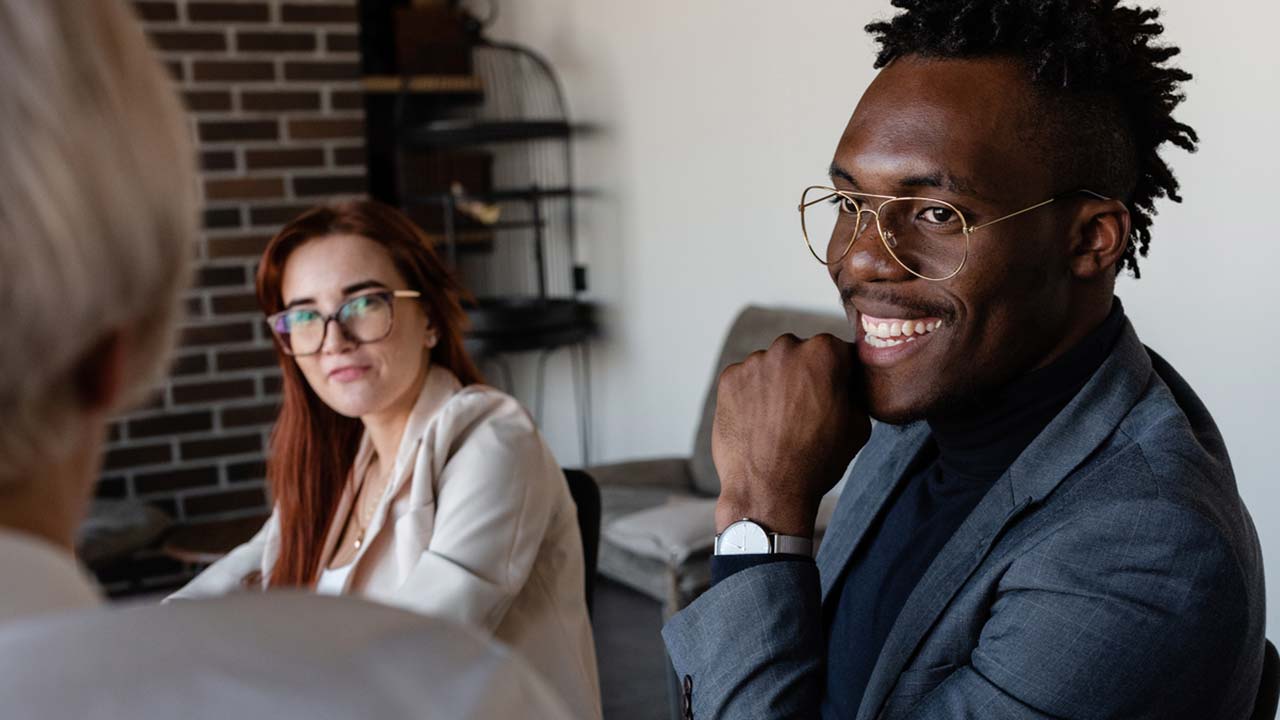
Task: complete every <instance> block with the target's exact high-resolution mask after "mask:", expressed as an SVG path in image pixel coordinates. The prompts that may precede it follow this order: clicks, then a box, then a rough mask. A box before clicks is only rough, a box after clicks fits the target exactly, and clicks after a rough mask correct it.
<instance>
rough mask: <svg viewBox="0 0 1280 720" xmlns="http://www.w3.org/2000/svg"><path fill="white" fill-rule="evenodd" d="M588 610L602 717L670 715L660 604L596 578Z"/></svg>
mask: <svg viewBox="0 0 1280 720" xmlns="http://www.w3.org/2000/svg"><path fill="white" fill-rule="evenodd" d="M594 613H595V614H594V617H593V618H592V624H593V625H594V627H595V636H596V660H597V662H598V664H599V666H600V694H601V696H602V697H603V700H604V717H605V720H670V717H671V715H670V709H669V707H670V706H669V705H668V700H667V673H668V672H669V671H668V669H667V668H668V665H667V655H666V651H665V650H664V648H663V645H662V636H661V635H660V631H661V630H662V606H661V605H659V604H658V603H657V602H656V601H654V600H652V599H650V598H648V597H646V596H644V595H641V594H640V593H637V592H635V591H633V590H630V589H629V588H626V587H624V586H622V585H619V584H617V583H615V582H611V581H609V580H606V579H604V578H602V577H597V580H596V589H595V610H594Z"/></svg>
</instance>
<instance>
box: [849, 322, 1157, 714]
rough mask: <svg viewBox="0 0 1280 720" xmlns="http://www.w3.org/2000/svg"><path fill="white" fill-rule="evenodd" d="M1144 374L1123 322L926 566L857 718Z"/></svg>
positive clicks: (1140, 351) (1101, 436) (1141, 353)
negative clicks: (1104, 353) (1084, 378)
mask: <svg viewBox="0 0 1280 720" xmlns="http://www.w3.org/2000/svg"><path fill="white" fill-rule="evenodd" d="M1150 379H1151V359H1150V357H1149V356H1148V355H1147V352H1146V348H1144V347H1143V346H1142V343H1141V342H1140V341H1139V340H1138V336H1137V334H1136V333H1135V332H1134V331H1133V326H1132V325H1129V324H1128V321H1126V324H1125V330H1124V331H1123V332H1122V333H1121V335H1120V338H1119V339H1118V340H1117V342H1116V347H1115V348H1114V349H1113V350H1112V352H1111V355H1110V356H1109V357H1108V358H1107V360H1106V361H1105V362H1103V364H1102V367H1100V368H1099V369H1098V371H1097V372H1095V373H1094V375H1093V377H1092V378H1091V379H1090V380H1089V382H1088V383H1087V384H1085V386H1084V388H1083V389H1081V391H1080V393H1079V394H1078V395H1076V397H1075V398H1074V399H1073V400H1072V401H1071V402H1070V403H1069V404H1068V405H1067V407H1066V408H1064V409H1063V410H1062V412H1061V413H1059V414H1058V416H1057V417H1055V418H1054V419H1053V421H1052V422H1050V423H1049V425H1048V427H1046V428H1045V430H1044V431H1043V432H1042V433H1040V435H1039V436H1037V437H1036V439H1035V440H1034V441H1032V443H1031V444H1030V445H1029V446H1027V449H1026V450H1024V451H1023V452H1022V454H1021V455H1019V456H1018V459H1017V460H1015V461H1014V463H1013V465H1012V466H1011V467H1010V468H1009V470H1008V471H1007V472H1006V473H1005V474H1004V476H1002V477H1001V478H1000V479H999V480H997V481H996V483H995V485H993V486H992V488H991V490H989V491H988V492H987V494H986V496H984V497H983V499H982V501H981V502H980V503H978V507H976V508H974V511H973V512H972V513H971V514H970V515H969V517H968V519H966V520H965V522H964V523H963V524H962V525H961V526H960V529H959V530H957V531H956V533H955V535H953V536H952V537H951V539H950V540H949V541H948V542H947V544H946V545H944V546H943V548H942V551H941V552H939V553H938V556H937V557H936V558H934V560H933V562H932V563H931V564H930V565H929V569H928V570H927V571H925V574H924V577H922V578H921V579H920V583H919V584H918V585H916V588H915V590H914V591H912V593H911V595H910V596H909V597H908V598H907V602H906V604H905V605H904V606H903V608H902V612H901V613H899V615H898V619H897V621H896V622H895V623H894V625H893V629H892V630H890V631H889V637H888V638H886V639H885V644H884V648H883V649H882V650H881V652H880V658H879V660H878V661H877V663H876V667H875V670H873V671H872V674H871V679H870V681H869V682H868V683H867V691H866V694H865V695H864V696H863V700H862V706H861V708H860V709H859V711H858V720H870V719H871V718H874V717H875V716H876V714H877V713H879V712H880V707H881V705H882V704H883V703H884V701H885V698H886V697H887V696H888V693H889V691H890V690H892V689H893V685H894V683H896V682H897V678H898V675H899V674H901V672H902V670H903V669H904V668H905V667H906V664H907V662H908V661H909V660H910V659H911V656H912V655H914V654H915V651H916V648H917V647H918V646H919V645H920V642H921V640H923V639H924V636H925V634H926V633H927V632H928V630H929V628H931V627H932V626H933V625H934V623H935V622H936V621H937V619H938V617H939V616H940V615H941V614H942V611H943V610H944V609H945V608H946V606H947V604H948V603H950V602H951V599H952V598H953V597H954V596H955V594H956V592H958V591H959V590H960V588H961V586H963V585H964V583H965V581H966V580H967V579H968V578H969V576H970V575H971V574H973V572H974V570H976V569H977V567H978V565H979V564H980V563H981V562H982V561H983V560H984V559H985V558H986V556H987V554H988V553H989V551H990V549H991V547H992V546H993V545H994V544H995V541H996V540H997V539H998V538H999V537H1000V535H1001V534H1002V533H1003V531H1004V530H1005V528H1007V527H1009V526H1010V525H1011V524H1013V523H1014V522H1015V520H1016V519H1017V518H1018V517H1019V516H1020V515H1021V514H1022V513H1023V512H1024V511H1026V510H1027V509H1028V508H1030V507H1031V506H1032V505H1033V504H1035V503H1038V502H1040V501H1042V500H1043V499H1044V498H1045V497H1046V496H1048V495H1049V493H1051V492H1052V491H1053V490H1054V489H1055V488H1057V486H1058V485H1059V484H1060V483H1061V482H1062V480H1063V479H1064V478H1066V477H1067V476H1068V475H1070V474H1071V472H1072V471H1073V470H1075V469H1076V468H1077V467H1079V466H1080V465H1081V464H1082V463H1083V462H1084V461H1085V460H1086V459H1087V458H1088V457H1089V455H1091V454H1093V452H1094V451H1095V450H1097V449H1098V447H1099V446H1100V445H1102V443H1103V442H1105V441H1106V439H1107V438H1108V437H1110V436H1111V434H1112V433H1114V432H1115V430H1116V428H1117V427H1118V426H1119V425H1120V423H1121V422H1122V421H1123V420H1124V418H1125V417H1126V416H1127V415H1128V414H1129V412H1130V410H1132V409H1133V406H1134V405H1135V404H1136V403H1137V401H1138V399H1139V398H1140V397H1141V395H1142V393H1143V392H1144V391H1145V390H1146V387H1147V384H1148V383H1149V382H1150ZM824 583H825V578H824Z"/></svg>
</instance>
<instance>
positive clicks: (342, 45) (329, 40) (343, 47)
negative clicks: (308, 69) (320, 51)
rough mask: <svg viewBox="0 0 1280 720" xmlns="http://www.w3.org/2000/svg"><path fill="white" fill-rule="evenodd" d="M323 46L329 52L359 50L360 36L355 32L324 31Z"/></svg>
mask: <svg viewBox="0 0 1280 720" xmlns="http://www.w3.org/2000/svg"><path fill="white" fill-rule="evenodd" d="M324 46H325V49H327V50H328V51H329V52H359V51H360V36H359V35H356V34H355V33H340V32H331V33H326V34H325V36H324Z"/></svg>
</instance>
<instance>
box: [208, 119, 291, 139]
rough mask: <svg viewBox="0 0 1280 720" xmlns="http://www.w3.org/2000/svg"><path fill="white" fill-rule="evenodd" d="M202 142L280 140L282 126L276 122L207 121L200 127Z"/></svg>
mask: <svg viewBox="0 0 1280 720" xmlns="http://www.w3.org/2000/svg"><path fill="white" fill-rule="evenodd" d="M199 133H200V142H228V141H234V140H278V139H280V124H279V123H278V122H276V121H275V120H206V121H204V122H201V123H200V126H199Z"/></svg>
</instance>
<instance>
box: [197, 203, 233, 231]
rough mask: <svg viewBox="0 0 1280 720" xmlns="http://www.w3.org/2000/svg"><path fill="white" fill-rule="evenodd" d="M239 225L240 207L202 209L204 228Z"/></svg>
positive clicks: (212, 228) (217, 228) (216, 228)
mask: <svg viewBox="0 0 1280 720" xmlns="http://www.w3.org/2000/svg"><path fill="white" fill-rule="evenodd" d="M239 226H240V208H234V207H224V208H208V209H206V210H205V211H204V227H205V229H206V230H221V229H223V228H231V227H239Z"/></svg>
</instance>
